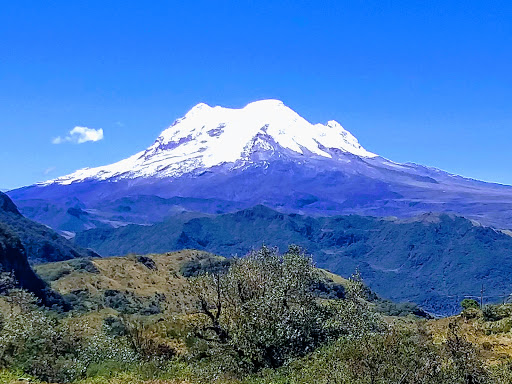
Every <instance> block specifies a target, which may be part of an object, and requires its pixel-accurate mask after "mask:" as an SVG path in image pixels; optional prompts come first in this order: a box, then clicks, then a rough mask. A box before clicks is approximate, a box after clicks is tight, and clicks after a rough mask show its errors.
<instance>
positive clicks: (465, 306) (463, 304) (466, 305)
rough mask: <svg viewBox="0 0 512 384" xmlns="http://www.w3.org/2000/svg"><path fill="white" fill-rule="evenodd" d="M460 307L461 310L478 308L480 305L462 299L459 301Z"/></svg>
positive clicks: (472, 300) (470, 300)
mask: <svg viewBox="0 0 512 384" xmlns="http://www.w3.org/2000/svg"><path fill="white" fill-rule="evenodd" d="M460 306H461V307H462V309H470V308H474V309H479V308H480V305H478V302H477V301H476V300H474V299H464V300H462V301H461V303H460Z"/></svg>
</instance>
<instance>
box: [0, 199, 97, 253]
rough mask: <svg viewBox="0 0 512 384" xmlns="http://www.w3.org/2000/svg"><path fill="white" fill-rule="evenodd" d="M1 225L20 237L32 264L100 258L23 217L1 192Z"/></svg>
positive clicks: (49, 229)
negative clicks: (92, 257)
mask: <svg viewBox="0 0 512 384" xmlns="http://www.w3.org/2000/svg"><path fill="white" fill-rule="evenodd" d="M0 223H3V224H5V225H6V226H8V227H9V228H10V230H11V231H12V232H14V233H15V234H16V235H17V237H19V239H20V240H21V242H22V244H23V248H24V251H25V252H26V254H27V257H28V260H29V261H30V262H31V263H44V262H51V261H61V260H68V259H73V258H77V257H90V256H96V257H97V256H98V254H97V253H95V252H92V251H88V250H85V249H82V248H80V247H77V246H75V245H74V244H73V243H71V242H70V241H69V240H66V239H65V238H63V237H62V236H60V235H59V234H58V233H56V232H55V231H54V230H52V229H51V228H49V227H47V226H45V225H42V224H39V223H36V222H33V221H31V220H29V219H27V218H25V217H23V216H22V215H21V214H20V213H19V212H18V209H17V208H16V205H15V204H14V203H13V202H12V200H11V199H10V198H9V197H8V196H7V195H5V194H3V193H1V192H0Z"/></svg>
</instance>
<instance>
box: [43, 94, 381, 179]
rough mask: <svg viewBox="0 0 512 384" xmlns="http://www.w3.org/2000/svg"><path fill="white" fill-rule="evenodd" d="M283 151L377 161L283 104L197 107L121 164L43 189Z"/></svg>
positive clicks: (337, 128)
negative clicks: (336, 154)
mask: <svg viewBox="0 0 512 384" xmlns="http://www.w3.org/2000/svg"><path fill="white" fill-rule="evenodd" d="M277 146H279V147H282V148H284V149H288V150H291V151H293V153H295V154H296V155H298V156H301V155H302V156H309V157H312V156H313V157H314V156H316V157H320V158H322V157H323V158H332V157H333V155H332V154H333V153H335V151H338V152H339V151H341V152H345V153H350V154H353V155H357V156H359V157H362V158H374V157H377V155H375V154H373V153H371V152H368V151H367V150H365V149H364V148H363V147H362V146H361V145H360V144H359V142H358V141H357V139H356V138H355V137H354V136H352V134H350V132H348V131H346V130H345V129H344V128H343V127H342V126H341V125H340V124H339V123H338V122H336V121H333V120H331V121H329V122H328V123H327V124H326V125H323V124H311V123H309V122H308V121H307V120H305V119H304V118H303V117H301V116H299V115H298V114H297V113H296V112H295V111H293V110H292V109H290V108H289V107H287V106H286V105H284V104H283V102H281V101H279V100H261V101H256V102H253V103H250V104H248V105H247V106H245V107H244V108H241V109H231V108H223V107H219V106H217V107H210V106H208V105H206V104H202V103H201V104H198V105H196V106H195V107H194V108H192V109H191V110H190V111H189V112H188V113H187V114H186V115H185V116H184V117H182V118H180V119H178V120H176V121H175V122H174V123H173V124H172V125H171V126H170V127H169V128H167V129H166V130H164V131H163V132H162V133H161V134H160V136H159V137H158V138H157V139H156V141H155V142H154V144H153V145H151V146H150V147H149V148H147V149H146V150H145V151H142V152H139V153H137V154H135V155H133V156H131V157H129V158H127V159H125V160H121V161H119V162H117V163H114V164H111V165H107V166H102V167H97V168H84V169H81V170H78V171H76V172H74V173H72V174H70V175H67V176H63V177H59V178H57V179H54V180H50V181H47V182H44V183H41V184H40V185H48V184H54V183H57V184H63V185H66V184H71V183H73V182H77V181H83V180H86V179H95V180H107V179H112V178H113V179H126V178H137V177H162V178H163V177H177V176H180V175H183V174H185V173H188V172H192V171H194V170H200V169H207V168H210V167H213V166H217V165H221V164H226V163H233V164H234V163H240V162H242V163H244V162H250V161H251V160H250V159H251V155H252V154H254V152H260V151H276V150H277V149H278V148H277Z"/></svg>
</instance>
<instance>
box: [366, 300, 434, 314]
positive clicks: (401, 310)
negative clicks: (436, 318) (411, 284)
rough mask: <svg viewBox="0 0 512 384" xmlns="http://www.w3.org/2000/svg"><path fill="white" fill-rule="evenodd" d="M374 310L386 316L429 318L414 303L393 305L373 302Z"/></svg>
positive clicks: (388, 302) (389, 302)
mask: <svg viewBox="0 0 512 384" xmlns="http://www.w3.org/2000/svg"><path fill="white" fill-rule="evenodd" d="M375 310H376V311H377V312H380V313H382V314H384V315H388V316H409V315H414V316H417V317H423V318H426V319H429V318H431V316H430V315H429V314H428V313H426V312H425V311H423V310H422V309H421V308H420V307H418V305H417V304H414V303H394V302H392V301H390V300H378V301H376V302H375Z"/></svg>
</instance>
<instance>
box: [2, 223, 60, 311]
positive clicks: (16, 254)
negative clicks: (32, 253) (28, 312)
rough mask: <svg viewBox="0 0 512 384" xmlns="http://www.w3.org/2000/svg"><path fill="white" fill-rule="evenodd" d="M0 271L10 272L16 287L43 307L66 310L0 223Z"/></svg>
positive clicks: (13, 237) (10, 233)
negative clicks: (30, 294)
mask: <svg viewBox="0 0 512 384" xmlns="http://www.w3.org/2000/svg"><path fill="white" fill-rule="evenodd" d="M0 270H1V271H2V272H12V273H13V275H14V278H15V279H16V285H17V286H18V287H20V288H23V289H26V290H27V291H30V292H32V293H33V294H34V295H35V296H36V297H38V298H39V299H40V300H41V302H42V303H43V304H44V305H46V306H48V307H51V306H53V305H58V306H61V307H62V308H64V309H67V308H68V307H67V305H66V304H65V303H64V301H63V300H62V298H61V297H60V296H59V295H58V294H56V293H55V292H53V291H52V290H51V289H50V288H49V287H48V286H47V285H46V283H44V282H43V280H41V279H40V278H39V276H37V275H36V274H35V273H34V271H33V270H32V269H31V268H30V265H29V264H28V261H27V255H26V252H25V249H24V248H23V244H22V242H21V240H20V239H19V237H17V236H16V234H15V233H14V232H12V231H11V230H10V229H9V228H8V227H6V226H5V225H4V224H2V223H0Z"/></svg>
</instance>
